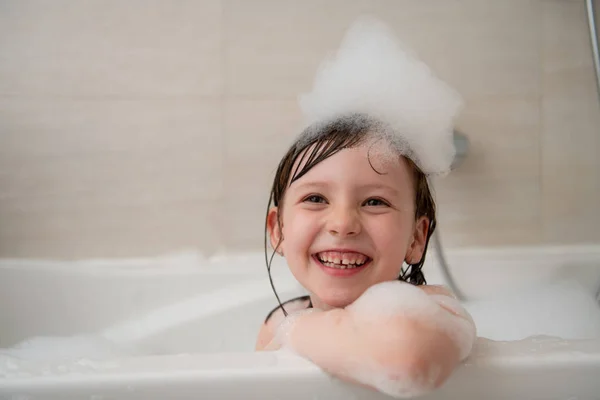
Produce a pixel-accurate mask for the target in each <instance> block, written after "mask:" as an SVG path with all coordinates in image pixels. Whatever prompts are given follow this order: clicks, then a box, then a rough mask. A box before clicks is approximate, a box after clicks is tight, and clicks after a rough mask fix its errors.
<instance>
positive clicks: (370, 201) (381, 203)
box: [364, 199, 389, 207]
mask: <svg viewBox="0 0 600 400" xmlns="http://www.w3.org/2000/svg"><path fill="white" fill-rule="evenodd" d="M364 205H365V206H367V207H380V206H389V204H388V203H386V202H385V201H383V200H381V199H368V200H367V201H365V203H364Z"/></svg>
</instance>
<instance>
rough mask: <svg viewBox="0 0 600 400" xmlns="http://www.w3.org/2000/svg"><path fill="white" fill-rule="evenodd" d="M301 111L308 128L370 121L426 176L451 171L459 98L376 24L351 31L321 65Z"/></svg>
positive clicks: (359, 24)
mask: <svg viewBox="0 0 600 400" xmlns="http://www.w3.org/2000/svg"><path fill="white" fill-rule="evenodd" d="M300 107H301V109H302V111H303V113H304V116H305V119H306V124H307V126H311V125H314V124H320V123H326V122H328V121H332V120H335V119H336V118H339V117H341V116H347V115H355V114H358V115H368V116H370V117H372V118H375V119H376V120H378V121H381V124H382V125H381V127H383V128H384V129H383V131H385V132H386V133H387V134H388V139H390V141H391V143H393V144H394V146H395V147H396V148H397V150H399V151H400V152H401V154H403V155H406V156H407V157H409V158H411V159H412V160H413V161H414V162H415V163H416V164H417V165H418V166H419V167H420V168H421V170H422V171H423V172H425V173H426V174H434V175H443V174H446V173H447V172H449V170H450V165H451V163H452V159H453V157H454V153H455V149H454V145H453V130H454V118H455V116H456V115H457V113H458V111H459V110H460V108H461V107H462V101H461V98H460V96H459V95H458V93H457V92H456V91H454V90H453V89H452V88H450V87H449V86H448V85H447V84H446V83H444V82H443V81H441V80H440V79H438V78H437V77H436V76H434V74H433V72H432V71H431V70H430V68H429V67H428V66H427V65H425V64H424V63H423V62H421V61H420V60H419V59H418V58H417V57H416V55H415V54H414V53H412V52H411V51H410V50H408V49H407V48H406V47H405V46H402V45H401V44H400V43H399V42H398V41H397V40H396V38H395V37H394V35H393V32H392V31H391V30H390V29H389V28H388V27H386V26H385V25H384V24H383V23H381V22H379V21H377V20H375V19H373V18H366V17H365V18H361V19H359V20H358V21H357V22H356V23H355V24H354V25H353V26H352V27H351V28H350V29H349V31H348V32H347V34H346V36H345V38H344V40H343V41H342V44H341V46H340V48H339V50H338V51H337V54H336V55H335V56H334V57H330V58H328V59H327V60H325V61H324V62H323V63H322V65H321V67H320V69H319V71H318V73H317V75H316V78H315V82H314V85H313V88H312V91H311V92H309V93H306V94H304V95H302V96H300Z"/></svg>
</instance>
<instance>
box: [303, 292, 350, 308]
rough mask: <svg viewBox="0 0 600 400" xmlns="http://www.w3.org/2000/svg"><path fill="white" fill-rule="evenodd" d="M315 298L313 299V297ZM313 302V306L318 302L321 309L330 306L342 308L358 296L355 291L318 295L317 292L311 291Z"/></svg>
mask: <svg viewBox="0 0 600 400" xmlns="http://www.w3.org/2000/svg"><path fill="white" fill-rule="evenodd" d="M315 296H316V297H317V299H314V297H315ZM312 297H313V299H314V300H313V303H317V304H314V306H315V307H317V306H318V303H320V305H321V307H318V308H322V309H331V308H344V307H346V306H349V305H350V304H352V303H353V302H354V301H355V300H356V299H358V298H359V297H360V295H357V294H355V293H323V294H322V295H319V292H318V291H317V292H316V293H314V292H313V296H312Z"/></svg>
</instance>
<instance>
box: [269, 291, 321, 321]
mask: <svg viewBox="0 0 600 400" xmlns="http://www.w3.org/2000/svg"><path fill="white" fill-rule="evenodd" d="M281 306H283V307H284V308H285V311H286V312H287V313H288V314H289V313H292V312H294V311H298V310H304V309H306V308H310V307H312V303H311V302H310V296H300V297H296V298H293V299H290V300H288V301H285V302H283V303H281V305H280V306H277V307H275V308H274V309H273V310H271V312H270V313H269V314H267V318H265V324H269V325H270V324H275V325H279V323H280V322H281V321H282V320H283V318H284V317H285V314H284V313H283V310H282V309H281Z"/></svg>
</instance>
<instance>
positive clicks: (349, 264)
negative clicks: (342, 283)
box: [313, 251, 372, 269]
mask: <svg viewBox="0 0 600 400" xmlns="http://www.w3.org/2000/svg"><path fill="white" fill-rule="evenodd" d="M313 257H314V258H315V259H317V260H318V261H319V262H320V263H321V264H323V265H324V266H325V267H328V268H336V269H354V268H359V267H362V266H364V265H366V264H368V263H369V262H371V260H372V259H371V258H370V257H368V256H366V255H364V254H361V253H356V252H345V251H322V252H320V253H316V254H314V255H313Z"/></svg>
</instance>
